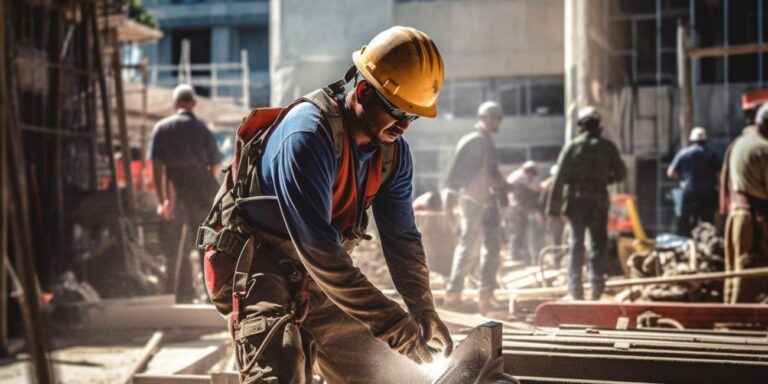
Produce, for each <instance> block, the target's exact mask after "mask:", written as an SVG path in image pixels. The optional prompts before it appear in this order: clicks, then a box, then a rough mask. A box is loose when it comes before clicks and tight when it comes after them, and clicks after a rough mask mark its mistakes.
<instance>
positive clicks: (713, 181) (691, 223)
mask: <svg viewBox="0 0 768 384" xmlns="http://www.w3.org/2000/svg"><path fill="white" fill-rule="evenodd" d="M689 140H690V142H691V145H689V146H688V147H686V148H683V149H681V150H680V151H679V152H677V154H676V155H675V158H674V159H673V160H672V163H671V164H670V165H669V168H667V176H668V177H670V178H672V179H680V188H681V189H682V191H683V194H682V195H683V198H682V207H681V215H680V219H679V221H678V234H679V235H680V236H686V237H691V231H692V230H693V229H694V228H695V227H696V226H697V225H698V224H699V223H702V222H707V223H712V222H714V219H715V211H716V210H717V181H718V178H719V177H720V158H719V157H718V156H717V154H716V153H715V151H713V150H712V149H710V148H709V147H707V132H706V131H705V130H704V128H701V127H696V128H693V129H692V130H691V134H690V139H689Z"/></svg>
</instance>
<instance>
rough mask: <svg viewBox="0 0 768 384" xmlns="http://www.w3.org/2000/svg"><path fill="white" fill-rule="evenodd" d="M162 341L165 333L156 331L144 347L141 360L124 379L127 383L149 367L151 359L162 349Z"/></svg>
mask: <svg viewBox="0 0 768 384" xmlns="http://www.w3.org/2000/svg"><path fill="white" fill-rule="evenodd" d="M162 342H163V333H162V332H155V333H154V334H153V335H152V337H151V338H150V339H149V341H148V342H147V344H146V345H145V346H144V349H142V351H141V355H140V357H139V360H138V361H137V362H136V364H134V365H133V367H132V368H131V371H130V372H129V374H128V378H127V379H126V380H125V381H124V382H125V383H126V384H130V383H131V382H132V381H133V375H135V374H137V373H139V372H141V371H143V370H144V369H145V368H146V367H147V364H148V363H149V360H151V359H152V357H153V356H155V354H156V353H157V351H158V350H159V349H160V343H162Z"/></svg>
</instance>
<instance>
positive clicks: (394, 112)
mask: <svg viewBox="0 0 768 384" xmlns="http://www.w3.org/2000/svg"><path fill="white" fill-rule="evenodd" d="M374 93H376V98H377V99H379V104H381V107H382V108H384V110H385V111H386V112H387V113H388V114H389V115H390V116H392V118H393V119H395V120H397V121H403V120H406V119H407V120H408V121H414V120H416V119H418V118H419V115H412V114H410V113H406V112H405V111H403V110H402V109H400V108H397V107H395V106H394V105H392V104H391V103H390V102H389V101H387V99H385V98H384V96H382V95H381V94H380V93H379V91H376V90H374Z"/></svg>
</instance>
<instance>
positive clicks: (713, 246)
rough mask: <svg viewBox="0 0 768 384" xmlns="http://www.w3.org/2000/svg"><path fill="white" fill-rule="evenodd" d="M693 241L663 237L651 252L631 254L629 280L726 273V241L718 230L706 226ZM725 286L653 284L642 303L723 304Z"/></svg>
mask: <svg viewBox="0 0 768 384" xmlns="http://www.w3.org/2000/svg"><path fill="white" fill-rule="evenodd" d="M692 234H693V238H692V239H687V238H684V237H679V236H674V235H662V236H659V237H658V238H657V242H656V245H655V247H654V249H653V250H651V251H649V252H638V253H634V254H632V255H631V256H630V257H629V259H628V260H627V267H628V268H629V271H630V277H632V278H643V277H659V276H680V275H691V274H696V273H704V272H720V271H723V270H724V269H725V261H724V260H725V256H724V254H725V252H724V250H723V238H722V237H719V236H717V228H715V226H714V225H712V224H709V223H703V224H700V225H699V226H697V227H696V228H695V229H694V230H693V233H692ZM722 290H723V284H722V282H716V281H709V282H695V283H694V282H686V283H677V284H653V285H648V286H646V287H645V288H643V290H642V292H641V294H640V297H639V299H641V300H651V301H687V302H692V301H701V302H712V301H722Z"/></svg>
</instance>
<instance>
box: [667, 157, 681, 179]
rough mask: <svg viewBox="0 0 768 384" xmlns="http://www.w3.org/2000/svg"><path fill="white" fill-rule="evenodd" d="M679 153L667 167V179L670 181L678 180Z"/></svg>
mask: <svg viewBox="0 0 768 384" xmlns="http://www.w3.org/2000/svg"><path fill="white" fill-rule="evenodd" d="M680 153H681V152H678V153H677V154H676V155H675V158H674V159H672V162H671V163H670V164H669V167H667V177H669V178H670V179H679V178H680Z"/></svg>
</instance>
